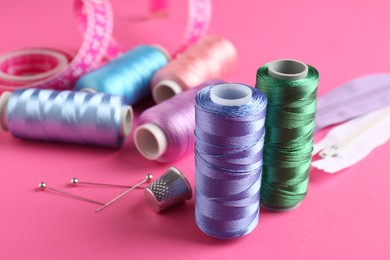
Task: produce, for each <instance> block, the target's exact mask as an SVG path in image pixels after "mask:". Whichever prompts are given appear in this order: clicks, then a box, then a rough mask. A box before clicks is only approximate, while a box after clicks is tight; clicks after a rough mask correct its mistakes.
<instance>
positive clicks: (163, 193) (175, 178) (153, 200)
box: [144, 167, 192, 213]
mask: <svg viewBox="0 0 390 260" xmlns="http://www.w3.org/2000/svg"><path fill="white" fill-rule="evenodd" d="M144 195H145V199H146V202H147V203H148V204H149V206H150V207H151V208H152V209H153V210H154V211H155V212H157V213H158V212H162V211H164V210H167V209H169V208H171V207H173V206H175V205H177V204H179V203H181V202H183V201H185V200H190V199H191V198H192V189H191V185H190V183H189V182H188V180H187V178H186V176H185V175H184V174H183V173H182V172H181V171H180V170H179V169H177V168H176V167H170V168H169V169H168V170H167V171H166V172H165V173H164V174H163V175H161V176H160V177H159V178H158V179H157V180H155V181H154V182H152V183H151V184H150V185H149V186H148V187H146V189H145V191H144Z"/></svg>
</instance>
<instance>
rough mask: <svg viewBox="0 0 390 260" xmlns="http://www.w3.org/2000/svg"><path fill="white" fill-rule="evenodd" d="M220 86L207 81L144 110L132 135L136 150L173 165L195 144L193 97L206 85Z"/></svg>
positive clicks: (213, 81) (145, 155) (149, 157)
mask: <svg viewBox="0 0 390 260" xmlns="http://www.w3.org/2000/svg"><path fill="white" fill-rule="evenodd" d="M217 83H222V81H220V80H209V81H207V82H205V83H203V84H201V85H199V86H198V87H196V88H193V89H190V90H188V91H186V92H183V93H180V94H178V95H176V96H174V97H173V98H170V99H168V100H166V101H165V102H162V103H160V104H157V105H156V106H153V107H151V108H149V109H147V110H145V111H144V112H143V113H142V114H141V115H140V117H139V119H138V127H137V128H136V129H135V133H134V143H135V146H136V147H137V150H138V151H139V152H140V153H141V154H142V155H143V156H144V157H145V158H147V159H149V160H156V161H159V162H164V163H167V162H172V161H175V160H177V159H179V158H180V157H182V156H183V155H185V154H186V153H188V152H189V151H191V150H193V147H194V143H195V135H194V130H195V96H196V94H197V93H198V91H199V90H201V89H202V88H204V87H205V86H209V85H214V84H217Z"/></svg>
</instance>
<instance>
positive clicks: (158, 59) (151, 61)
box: [76, 45, 169, 105]
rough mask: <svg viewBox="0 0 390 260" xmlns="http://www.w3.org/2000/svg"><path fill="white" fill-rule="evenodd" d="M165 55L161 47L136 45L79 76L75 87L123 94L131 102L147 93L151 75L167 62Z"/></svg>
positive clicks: (130, 103)
mask: <svg viewBox="0 0 390 260" xmlns="http://www.w3.org/2000/svg"><path fill="white" fill-rule="evenodd" d="M168 56H169V55H168V54H166V52H165V51H163V50H162V49H161V48H160V47H156V46H149V45H141V46H138V47H136V48H134V49H133V50H131V51H129V52H126V53H125V54H123V55H121V56H119V57H118V58H116V59H114V60H111V61H110V62H108V63H106V64H105V65H103V66H101V67H100V68H99V69H97V70H94V71H91V72H89V73H87V74H85V75H84V76H82V77H81V78H80V79H79V80H78V81H77V83H76V90H85V91H91V92H104V93H109V94H113V95H119V96H123V97H124V98H125V100H126V103H127V104H129V105H134V104H135V103H137V102H138V101H139V100H141V99H143V98H144V97H146V96H147V95H148V94H149V91H150V81H151V79H152V76H153V75H154V74H155V73H156V72H157V70H159V69H160V68H162V67H163V66H164V65H166V64H167V63H168V61H169V57H168Z"/></svg>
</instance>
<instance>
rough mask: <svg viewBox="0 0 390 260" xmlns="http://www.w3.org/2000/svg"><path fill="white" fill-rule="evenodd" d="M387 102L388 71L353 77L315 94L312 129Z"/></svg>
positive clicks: (378, 107) (389, 91)
mask: <svg viewBox="0 0 390 260" xmlns="http://www.w3.org/2000/svg"><path fill="white" fill-rule="evenodd" d="M389 105H390V74H388V73H387V74H372V75H368V76H364V77H359V78H356V79H353V80H351V81H349V82H347V83H345V84H343V85H341V86H340V87H337V88H335V89H333V90H332V91H330V92H328V93H327V94H325V95H324V96H321V97H319V98H318V102H317V114H316V126H315V129H314V132H318V131H319V130H321V129H323V128H325V127H328V126H331V125H335V124H339V123H342V122H345V121H347V120H350V119H352V118H355V117H359V116H364V115H366V114H368V113H370V112H373V111H376V110H378V109H383V108H385V107H387V106H389Z"/></svg>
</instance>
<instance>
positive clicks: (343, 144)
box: [323, 108, 390, 155]
mask: <svg viewBox="0 0 390 260" xmlns="http://www.w3.org/2000/svg"><path fill="white" fill-rule="evenodd" d="M388 115H390V108H387V109H385V111H383V112H382V113H380V114H379V115H377V116H376V117H374V118H373V119H371V120H370V121H369V122H367V123H365V124H364V127H363V129H362V130H360V131H359V130H357V131H355V132H354V134H352V135H351V136H350V137H348V138H347V139H346V140H345V141H343V142H341V143H340V144H336V145H332V146H330V147H331V148H334V149H336V155H337V154H339V153H340V151H341V150H342V149H343V148H345V147H346V146H348V145H349V144H350V143H352V142H353V141H354V140H355V139H356V138H358V137H359V136H361V135H362V134H364V133H365V132H367V131H368V130H369V129H371V128H372V127H374V126H375V125H377V124H378V123H379V122H381V121H382V120H383V119H384V118H385V117H386V116H388ZM323 150H324V149H323Z"/></svg>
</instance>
